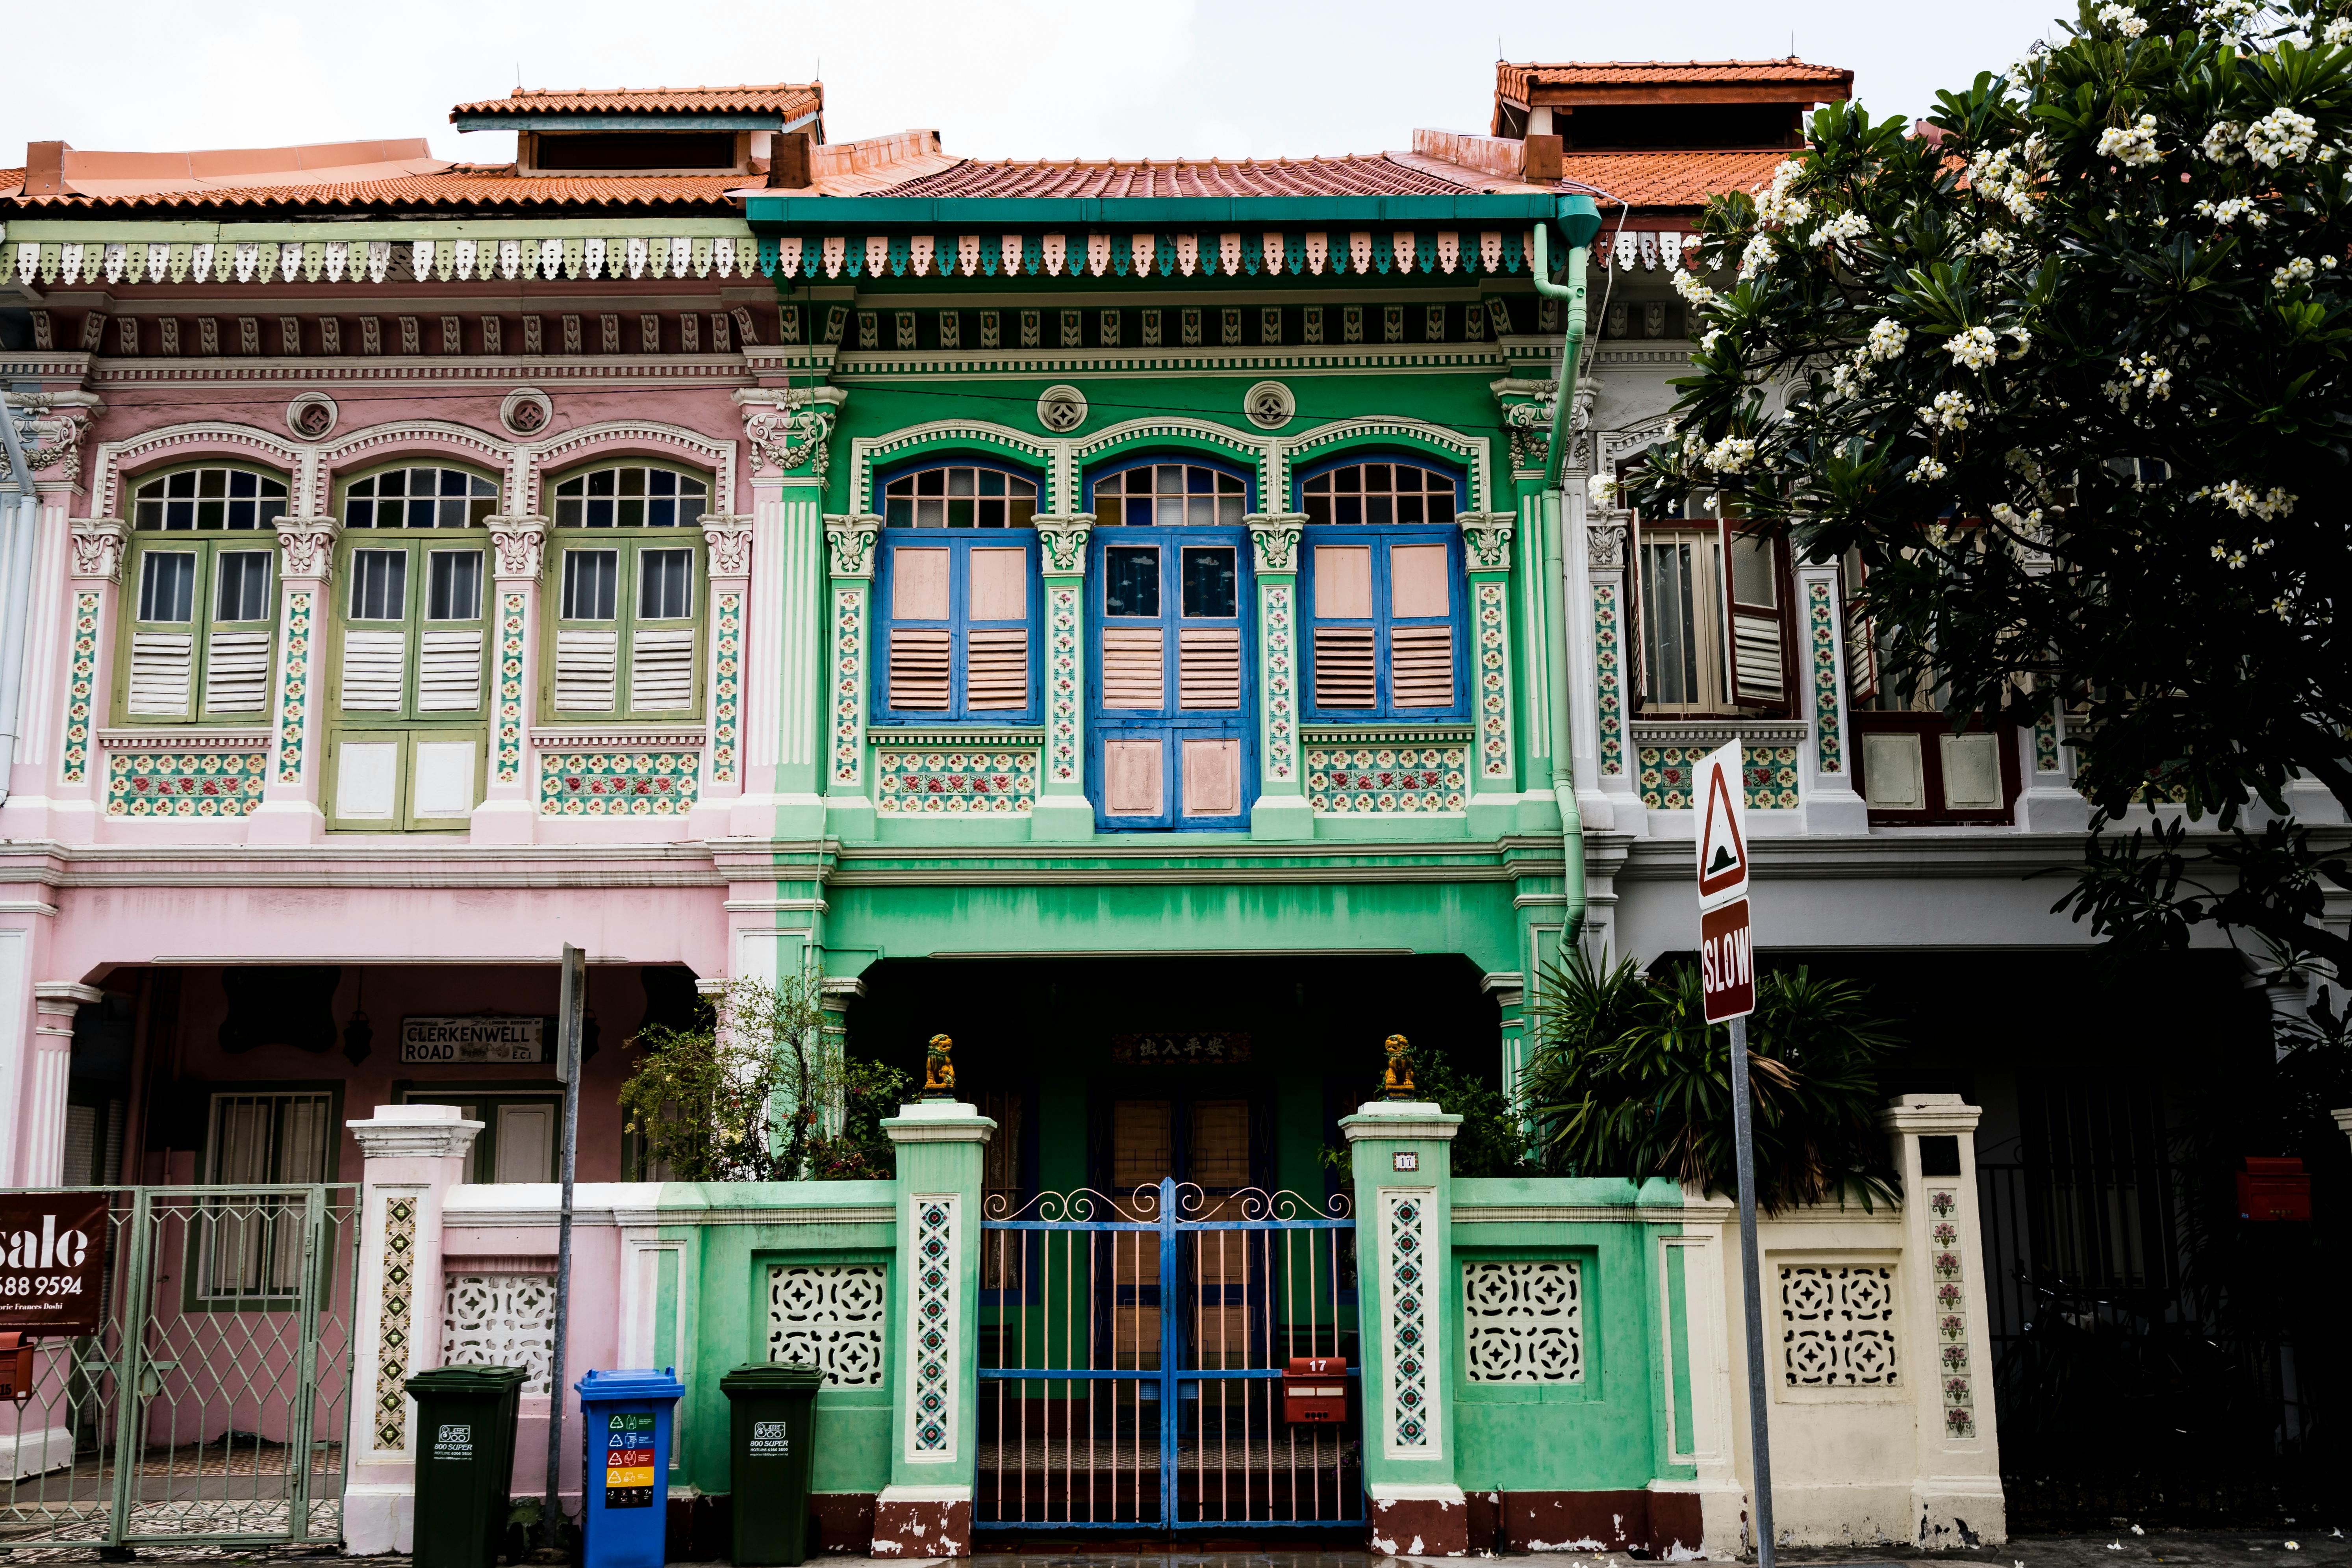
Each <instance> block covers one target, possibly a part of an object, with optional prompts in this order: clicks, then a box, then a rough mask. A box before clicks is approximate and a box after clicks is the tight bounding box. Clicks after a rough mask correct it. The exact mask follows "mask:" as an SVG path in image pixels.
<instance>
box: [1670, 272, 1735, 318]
mask: <svg viewBox="0 0 2352 1568" xmlns="http://www.w3.org/2000/svg"><path fill="white" fill-rule="evenodd" d="M1675 293H1677V294H1679V295H1681V296H1682V297H1683V303H1685V304H1686V305H1689V306H1691V307H1692V308H1693V309H1695V310H1705V309H1706V307H1707V306H1709V305H1720V304H1722V303H1723V296H1722V295H1720V294H1718V293H1717V292H1716V291H1715V290H1714V289H1710V288H1708V287H1707V285H1706V279H1704V278H1701V277H1700V276H1699V275H1698V274H1697V273H1696V272H1685V271H1682V270H1680V269H1677V270H1676V271H1675Z"/></svg>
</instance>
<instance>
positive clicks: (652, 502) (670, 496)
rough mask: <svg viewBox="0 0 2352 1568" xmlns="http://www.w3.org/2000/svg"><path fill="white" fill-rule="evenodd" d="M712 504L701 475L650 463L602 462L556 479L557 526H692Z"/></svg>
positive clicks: (706, 485) (707, 485) (708, 490)
mask: <svg viewBox="0 0 2352 1568" xmlns="http://www.w3.org/2000/svg"><path fill="white" fill-rule="evenodd" d="M709 503H710V487H709V484H707V483H706V482H704V481H703V479H700V478H699V477H698V476H696V475H694V474H689V473H684V472H681V471H680V470H678V469H677V468H662V467H660V466H658V465H656V464H652V463H601V464H599V465H597V466H596V467H594V468H588V469H584V470H583V471H582V472H579V473H576V474H573V475H572V476H571V477H570V478H569V479H562V480H559V481H557V483H556V486H555V526H556V527H558V528H692V527H694V526H695V525H696V524H697V523H698V522H700V521H702V514H703V511H704V510H706V509H707V508H708V507H709Z"/></svg>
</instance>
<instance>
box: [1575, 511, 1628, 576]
mask: <svg viewBox="0 0 2352 1568" xmlns="http://www.w3.org/2000/svg"><path fill="white" fill-rule="evenodd" d="M1631 516H1632V514H1631V513H1630V512H1622V511H1604V512H1602V513H1601V514H1600V515H1599V516H1598V517H1597V518H1588V519H1587V520H1586V521H1585V524H1584V564H1585V565H1586V566H1587V567H1589V568H1591V570H1592V571H1595V572H1622V571H1623V570H1624V569H1625V531H1626V525H1627V522H1628V521H1629V519H1630V518H1631Z"/></svg>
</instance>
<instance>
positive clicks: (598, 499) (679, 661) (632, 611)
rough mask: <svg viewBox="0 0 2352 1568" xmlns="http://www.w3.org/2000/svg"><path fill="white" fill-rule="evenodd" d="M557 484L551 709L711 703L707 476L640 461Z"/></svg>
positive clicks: (649, 711)
mask: <svg viewBox="0 0 2352 1568" xmlns="http://www.w3.org/2000/svg"><path fill="white" fill-rule="evenodd" d="M553 488H554V494H555V537H554V540H553V541H552V543H553V546H554V549H555V551H556V553H557V557H558V560H557V563H556V572H555V584H554V592H553V594H552V595H551V597H552V599H553V601H554V602H553V605H552V608H553V609H554V612H555V636H554V637H551V638H542V639H541V643H542V646H543V647H545V648H546V650H547V651H546V655H545V664H544V667H543V668H544V677H543V682H542V691H543V708H542V710H543V711H545V712H547V713H548V714H549V715H550V716H551V719H552V720H553V721H555V722H558V723H562V722H567V721H582V722H586V721H605V722H610V721H614V720H615V719H647V720H667V721H677V720H682V719H687V718H690V717H691V716H692V715H693V714H694V713H696V712H697V711H698V710H700V708H701V705H702V665H703V656H702V619H703V592H702V575H703V574H702V555H703V545H702V534H701V531H700V527H699V525H700V523H701V521H702V515H703V512H704V510H706V508H707V507H708V506H709V497H710V482H709V478H708V477H707V476H705V475H702V474H698V473H693V472H689V471H688V470H686V469H683V468H668V467H665V466H663V465H661V464H659V463H654V462H647V461H640V460H635V459H630V460H625V461H622V462H616V463H615V462H605V463H597V464H594V465H592V466H591V467H589V468H584V469H582V470H580V471H579V472H576V473H572V474H568V475H565V476H563V477H562V478H561V479H557V480H556V481H555V484H554V487H553ZM542 602H544V601H542Z"/></svg>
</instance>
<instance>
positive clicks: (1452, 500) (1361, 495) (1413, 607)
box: [1298, 458, 1469, 721]
mask: <svg viewBox="0 0 2352 1568" xmlns="http://www.w3.org/2000/svg"><path fill="white" fill-rule="evenodd" d="M1298 489H1299V498H1300V501H1301V503H1302V510H1305V512H1306V513H1307V538H1306V541H1305V543H1306V552H1305V557H1306V558H1305V560H1304V562H1303V563H1302V576H1301V579H1300V594H1301V596H1302V597H1303V598H1304V599H1305V601H1306V605H1307V627H1308V638H1307V668H1308V680H1307V712H1308V713H1309V715H1310V716H1313V717H1316V718H1324V719H1388V720H1423V721H1434V720H1444V719H1456V718H1462V717H1466V716H1467V714H1468V711H1469V693H1468V689H1467V687H1468V683H1467V681H1466V680H1465V679H1464V658H1463V652H1462V650H1463V646H1464V637H1465V631H1464V627H1463V624H1462V603H1463V592H1462V583H1463V565H1462V534H1461V530H1460V529H1459V528H1458V527H1457V526H1456V525H1455V523H1454V512H1455V510H1456V503H1457V501H1458V500H1459V498H1460V495H1461V479H1460V478H1459V477H1458V476H1456V475H1454V474H1452V473H1449V472H1447V471H1445V470H1444V469H1442V468H1433V467H1432V466H1430V465H1428V464H1426V463H1418V462H1399V461H1395V460H1393V459H1380V460H1376V461H1370V462H1366V461H1361V460H1359V459H1354V458H1350V459H1347V460H1343V461H1341V462H1339V463H1336V464H1333V465H1332V466H1330V467H1328V468H1323V469H1321V470H1320V471H1311V472H1309V473H1307V475H1306V476H1305V477H1303V478H1302V479H1300V481H1299V487H1298Z"/></svg>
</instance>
